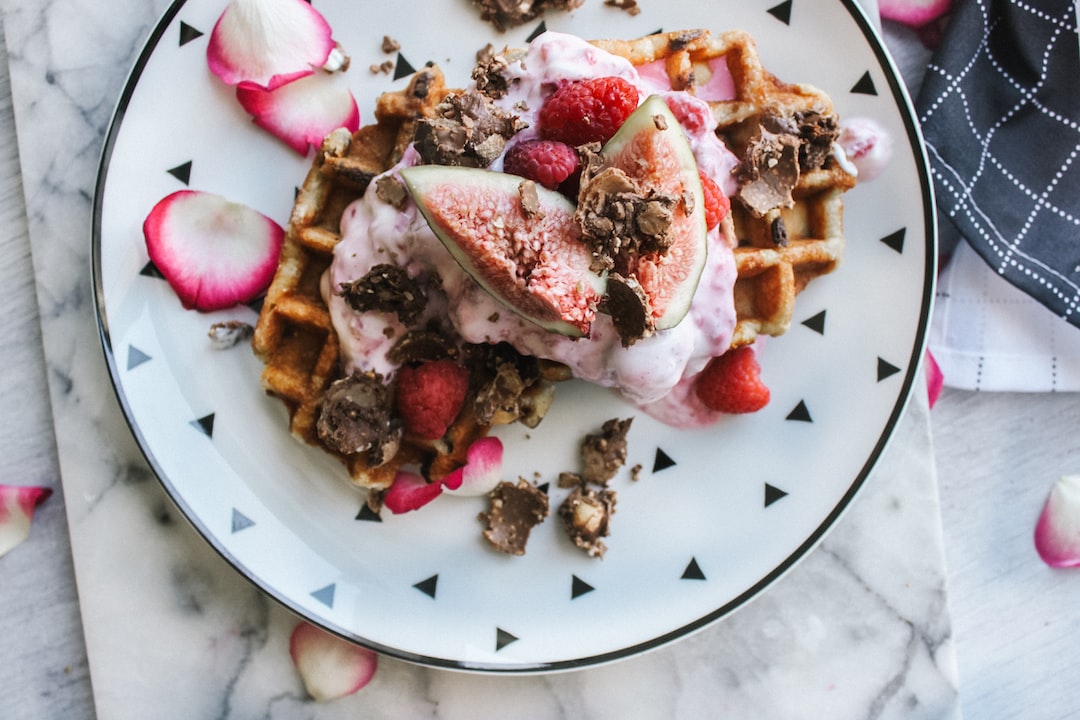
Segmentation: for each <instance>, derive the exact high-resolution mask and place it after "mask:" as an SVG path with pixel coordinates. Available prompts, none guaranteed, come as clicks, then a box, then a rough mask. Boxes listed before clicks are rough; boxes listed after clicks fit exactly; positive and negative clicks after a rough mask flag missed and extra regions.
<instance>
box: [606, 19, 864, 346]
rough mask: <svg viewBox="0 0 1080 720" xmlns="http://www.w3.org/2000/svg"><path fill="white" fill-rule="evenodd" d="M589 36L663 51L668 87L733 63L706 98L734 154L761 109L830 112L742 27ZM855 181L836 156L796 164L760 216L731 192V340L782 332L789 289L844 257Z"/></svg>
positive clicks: (616, 50)
mask: <svg viewBox="0 0 1080 720" xmlns="http://www.w3.org/2000/svg"><path fill="white" fill-rule="evenodd" d="M594 43H595V44H596V45H597V46H599V47H601V48H603V49H604V50H607V51H608V52H610V53H613V54H615V55H620V56H622V57H625V58H627V59H628V60H629V61H630V62H631V63H632V64H633V65H635V66H642V65H646V64H649V63H653V62H657V61H663V62H664V65H665V68H666V70H667V73H668V78H669V79H670V81H671V84H672V87H673V88H674V89H675V90H686V91H687V92H690V93H691V94H695V93H696V90H697V88H699V87H701V86H703V85H705V84H706V83H708V81H709V79H710V76H711V74H712V70H711V69H710V62H715V61H717V60H719V59H721V58H722V59H723V61H724V63H725V64H726V65H727V68H728V70H729V71H730V73H731V78H732V81H733V85H734V96H733V97H732V98H731V99H728V100H708V101H707V102H708V103H709V106H710V107H711V108H712V111H713V116H714V117H715V118H716V121H717V132H718V133H719V134H720V135H721V136H722V137H723V138H724V141H725V143H726V144H727V146H728V147H729V148H730V149H731V150H732V151H733V152H734V153H735V154H736V155H738V156H740V157H742V156H743V154H744V152H745V151H746V147H747V143H748V142H749V140H750V139H751V137H752V136H753V134H754V133H755V132H756V131H757V128H759V127H760V125H761V121H762V119H763V118H764V117H766V116H779V117H793V116H795V115H797V114H799V113H811V112H812V113H819V114H822V115H831V114H832V113H833V106H832V101H831V100H830V99H829V97H828V96H827V95H826V94H825V93H824V92H822V91H820V90H818V89H817V88H814V87H812V86H810V85H805V84H789V83H784V82H782V81H780V80H779V79H777V78H776V77H775V76H774V75H772V74H771V73H770V72H768V71H767V70H766V69H765V68H764V67H763V66H762V64H761V60H760V58H759V56H758V54H757V49H756V46H755V43H754V40H753V38H751V37H750V36H749V35H748V34H747V33H745V32H742V31H739V30H731V31H728V32H725V33H722V34H720V35H713V34H711V33H710V32H708V31H706V30H689V31H678V32H671V33H661V34H657V35H650V36H648V37H644V38H640V39H637V40H629V41H623V40H600V41H594ZM854 185H855V177H854V176H853V175H851V174H849V173H848V172H846V171H845V170H844V169H843V168H842V167H840V165H839V164H838V163H836V162H832V163H828V164H826V165H825V166H824V167H823V168H818V169H815V170H813V171H810V172H804V173H802V174H800V176H799V179H798V182H797V184H796V185H795V188H794V190H793V191H792V196H793V198H794V201H795V202H794V205H793V206H792V207H789V208H783V209H780V208H777V209H774V210H770V211H769V212H767V213H765V214H764V215H763V216H761V217H758V216H756V215H755V214H754V213H752V212H750V211H749V210H747V209H746V208H745V207H743V206H741V205H740V203H738V202H734V201H733V202H732V212H731V218H732V221H733V224H734V232H735V237H736V238H737V239H738V247H736V248H735V261H736V264H737V267H738V281H737V283H736V285H735V309H736V316H737V324H736V328H735V335H734V338H733V341H732V344H733V345H735V346H738V345H747V344H749V343H752V342H753V341H754V338H755V337H757V335H759V334H762V335H781V334H783V333H784V332H786V331H787V329H788V327H789V326H790V324H791V317H792V311H793V309H794V307H795V296H796V295H797V294H798V293H799V292H800V291H801V290H802V289H803V288H804V287H806V284H807V283H809V282H810V281H811V280H812V279H814V278H815V277H818V276H819V275H823V274H825V273H828V272H831V271H832V270H833V269H834V268H835V267H836V265H837V263H839V262H840V259H841V257H842V256H843V252H844V234H843V203H842V199H841V198H842V195H843V193H844V192H845V191H847V190H849V189H850V188H852V187H853V186H854ZM778 219H780V222H781V223H782V227H783V228H784V235H785V236H786V238H785V239H784V240H783V241H781V242H778V241H777V236H776V230H775V228H776V227H777V222H778Z"/></svg>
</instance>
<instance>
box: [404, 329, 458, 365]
mask: <svg viewBox="0 0 1080 720" xmlns="http://www.w3.org/2000/svg"><path fill="white" fill-rule="evenodd" d="M457 356H458V347H457V345H455V344H454V342H453V341H452V340H450V339H449V338H447V336H446V335H445V334H443V333H441V332H438V331H435V330H425V329H415V328H414V329H409V330H407V331H406V332H405V334H403V335H402V336H401V337H400V338H398V340H397V342H395V343H394V345H393V346H392V347H391V348H390V349H389V350H388V351H387V353H386V359H387V360H389V361H390V362H391V363H393V364H394V365H411V364H412V363H419V362H430V361H434V360H453V359H455V358H456V357H457Z"/></svg>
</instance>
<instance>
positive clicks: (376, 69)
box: [368, 60, 394, 75]
mask: <svg viewBox="0 0 1080 720" xmlns="http://www.w3.org/2000/svg"><path fill="white" fill-rule="evenodd" d="M368 69H369V70H371V74H372V75H378V74H379V73H382V74H383V75H389V74H390V73H392V72H393V71H394V61H393V60H387V61H386V62H383V63H380V64H378V65H375V64H372V65H371V66H370V67H369V68H368Z"/></svg>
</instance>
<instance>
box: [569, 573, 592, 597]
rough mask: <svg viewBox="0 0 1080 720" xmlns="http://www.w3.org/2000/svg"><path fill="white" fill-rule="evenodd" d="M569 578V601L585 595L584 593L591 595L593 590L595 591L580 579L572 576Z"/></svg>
mask: <svg viewBox="0 0 1080 720" xmlns="http://www.w3.org/2000/svg"><path fill="white" fill-rule="evenodd" d="M571 578H572V579H571V580H570V599H571V600H577V599H578V598H579V597H581V596H582V595H585V594H586V593H591V592H592V591H593V590H595V589H596V588H594V587H593V586H592V585H590V584H589V583H587V582H585V581H584V580H582V579H581V578H579V577H578V576H577V575H573V576H571Z"/></svg>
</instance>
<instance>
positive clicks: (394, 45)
mask: <svg viewBox="0 0 1080 720" xmlns="http://www.w3.org/2000/svg"><path fill="white" fill-rule="evenodd" d="M400 49H401V43H399V42H398V41H397V40H395V39H394V38H392V37H390V36H389V35H383V39H382V51H383V52H384V53H386V54H388V55H389V54H390V53H393V52H397V51H398V50H400Z"/></svg>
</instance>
